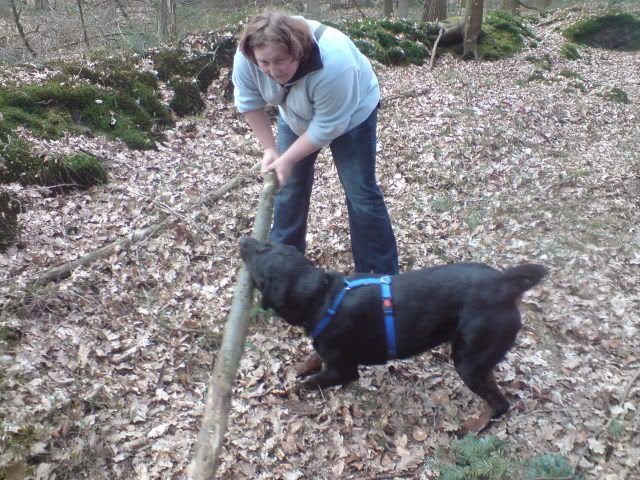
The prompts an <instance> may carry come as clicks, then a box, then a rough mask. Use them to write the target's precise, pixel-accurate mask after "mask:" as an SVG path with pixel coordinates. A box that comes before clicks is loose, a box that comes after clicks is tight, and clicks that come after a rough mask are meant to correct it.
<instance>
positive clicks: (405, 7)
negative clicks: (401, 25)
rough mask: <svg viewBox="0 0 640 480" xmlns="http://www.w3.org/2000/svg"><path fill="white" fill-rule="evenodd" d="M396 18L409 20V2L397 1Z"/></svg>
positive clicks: (407, 0)
mask: <svg viewBox="0 0 640 480" xmlns="http://www.w3.org/2000/svg"><path fill="white" fill-rule="evenodd" d="M398 17H400V18H409V0H398Z"/></svg>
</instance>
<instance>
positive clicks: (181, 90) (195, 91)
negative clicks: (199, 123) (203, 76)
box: [169, 80, 205, 117]
mask: <svg viewBox="0 0 640 480" xmlns="http://www.w3.org/2000/svg"><path fill="white" fill-rule="evenodd" d="M171 86H172V87H173V92H174V95H173V100H171V103H170V104H169V106H170V107H171V109H172V110H173V111H174V112H176V114H177V115H179V116H181V117H185V116H188V115H197V114H199V113H200V112H202V111H203V110H204V108H205V103H204V100H202V96H201V95H200V90H199V88H198V86H197V85H196V84H195V83H193V82H190V81H181V80H178V81H175V82H172V84H171Z"/></svg>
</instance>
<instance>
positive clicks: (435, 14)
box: [422, 0, 447, 22]
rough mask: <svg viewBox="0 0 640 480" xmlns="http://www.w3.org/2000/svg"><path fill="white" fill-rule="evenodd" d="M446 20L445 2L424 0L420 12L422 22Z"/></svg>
mask: <svg viewBox="0 0 640 480" xmlns="http://www.w3.org/2000/svg"><path fill="white" fill-rule="evenodd" d="M446 19H447V0H425V2H424V10H422V21H423V22H431V21H433V20H446Z"/></svg>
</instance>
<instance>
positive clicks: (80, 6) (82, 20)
mask: <svg viewBox="0 0 640 480" xmlns="http://www.w3.org/2000/svg"><path fill="white" fill-rule="evenodd" d="M76 4H77V5H78V12H80V23H81V24H82V35H83V36H84V44H85V45H86V46H87V50H89V49H90V48H91V47H90V46H89V36H88V35H87V26H86V25H85V23H84V13H83V12H82V0H76Z"/></svg>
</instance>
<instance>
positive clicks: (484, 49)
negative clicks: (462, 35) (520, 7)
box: [478, 11, 535, 60]
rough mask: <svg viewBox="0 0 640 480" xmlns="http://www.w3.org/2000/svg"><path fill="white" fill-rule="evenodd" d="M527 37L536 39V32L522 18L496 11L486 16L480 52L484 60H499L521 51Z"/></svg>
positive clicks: (479, 46) (479, 45)
mask: <svg viewBox="0 0 640 480" xmlns="http://www.w3.org/2000/svg"><path fill="white" fill-rule="evenodd" d="M526 38H531V39H533V40H535V34H534V33H533V31H532V30H531V29H530V28H529V27H527V26H526V25H525V23H524V22H523V21H522V19H520V18H519V17H516V16H514V15H511V14H509V13H507V12H502V11H494V12H491V13H489V14H487V15H486V16H485V19H484V22H483V24H482V35H481V36H480V41H479V42H478V52H479V54H480V56H481V58H482V59H484V60H499V59H501V58H505V57H509V56H511V55H513V54H515V53H517V52H519V51H521V50H522V48H523V47H524V45H525V39H526Z"/></svg>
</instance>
